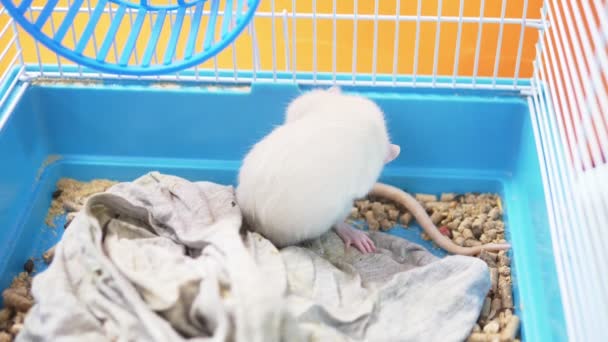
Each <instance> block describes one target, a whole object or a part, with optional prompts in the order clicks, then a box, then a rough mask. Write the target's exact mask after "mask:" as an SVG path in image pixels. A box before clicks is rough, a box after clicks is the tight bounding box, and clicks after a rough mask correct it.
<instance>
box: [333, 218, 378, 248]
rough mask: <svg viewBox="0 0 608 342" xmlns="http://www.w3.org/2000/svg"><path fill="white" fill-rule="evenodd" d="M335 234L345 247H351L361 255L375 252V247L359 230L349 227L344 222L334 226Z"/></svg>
mask: <svg viewBox="0 0 608 342" xmlns="http://www.w3.org/2000/svg"><path fill="white" fill-rule="evenodd" d="M336 233H337V234H338V236H339V237H340V238H341V239H342V241H344V245H345V246H346V247H348V246H350V245H353V246H355V247H356V248H357V249H358V250H359V251H361V253H372V252H375V251H376V246H375V245H374V242H373V241H372V239H370V237H369V236H368V235H367V234H366V233H365V232H364V231H361V230H358V229H355V228H353V227H351V226H350V225H349V224H347V223H345V222H341V223H339V224H337V225H336Z"/></svg>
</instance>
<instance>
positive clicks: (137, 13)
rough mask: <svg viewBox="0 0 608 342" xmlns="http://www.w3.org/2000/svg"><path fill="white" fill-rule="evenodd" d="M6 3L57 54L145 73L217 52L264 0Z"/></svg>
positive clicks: (183, 64)
mask: <svg viewBox="0 0 608 342" xmlns="http://www.w3.org/2000/svg"><path fill="white" fill-rule="evenodd" d="M0 2H1V3H2V5H4V7H5V8H6V10H7V11H8V12H9V13H10V15H11V16H12V17H13V18H14V20H15V21H16V22H17V23H18V24H19V25H20V26H21V27H23V29H24V30H25V31H27V32H28V33H29V34H31V35H32V36H33V37H34V39H36V40H37V41H39V42H40V43H42V44H44V45H45V46H46V47H48V48H49V49H51V50H52V51H53V52H55V53H57V54H58V55H60V56H62V57H65V58H67V59H69V60H71V61H73V62H75V63H78V64H81V65H84V66H87V67H90V68H92V69H96V70H99V71H103V72H109V73H113V74H123V75H141V76H143V75H158V74H166V73H170V72H176V71H179V70H183V69H186V68H188V67H192V66H194V65H198V64H200V63H202V62H204V61H206V60H207V59H209V58H211V57H213V56H215V55H216V54H217V53H219V52H220V51H221V50H223V49H224V48H225V47H226V46H228V45H229V44H230V43H231V42H232V41H234V39H236V37H238V35H239V34H240V33H241V32H242V31H243V29H244V28H245V27H246V26H247V25H248V24H249V22H250V21H251V20H252V18H253V15H254V12H255V10H256V8H257V6H258V4H259V2H260V0H172V1H165V4H163V5H161V4H159V3H160V2H161V1H155V0H139V1H138V0H93V1H92V0H86V1H85V0H67V7H66V6H63V7H61V8H59V6H57V3H58V2H59V0H48V1H46V3H44V5H43V6H41V7H34V6H33V4H32V2H33V0H0ZM62 3H64V4H65V2H64V1H62ZM167 3H168V4H167ZM58 18H59V19H60V21H58ZM82 19H84V20H85V21H86V23H85V24H84V29H83V27H82V26H83V24H82ZM78 21H80V23H79V24H77V22H78ZM205 21H206V23H205ZM188 23H189V25H188ZM68 32H71V34H68ZM69 36H72V37H71V38H67V37H69ZM125 38H126V40H125ZM91 47H93V48H91ZM110 50H112V53H110ZM138 52H139V53H138Z"/></svg>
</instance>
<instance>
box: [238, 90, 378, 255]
mask: <svg viewBox="0 0 608 342" xmlns="http://www.w3.org/2000/svg"><path fill="white" fill-rule="evenodd" d="M307 95H308V96H307ZM319 99H322V101H320V100H319ZM298 103H300V104H301V105H302V106H303V108H298ZM294 104H295V107H294ZM388 149H389V137H388V133H387V130H386V126H385V122H384V115H383V113H382V111H381V110H380V108H379V107H378V106H377V105H376V104H375V103H374V102H372V101H370V100H368V99H365V98H363V97H358V96H352V95H344V94H341V93H340V91H339V89H337V88H333V89H331V90H329V91H314V92H310V93H307V94H304V95H302V96H301V97H300V98H298V99H296V100H295V101H294V102H293V103H292V104H291V105H290V107H289V109H288V110H287V115H286V124H284V125H282V126H279V127H277V128H275V129H274V130H273V131H272V132H271V133H270V134H268V135H267V136H266V137H265V138H264V139H262V140H261V141H260V142H258V143H257V144H256V145H254V147H253V148H252V149H251V151H250V152H249V153H248V154H247V156H246V157H245V159H244V161H243V165H242V167H241V169H240V172H239V179H238V183H239V184H238V186H237V189H236V196H237V201H238V203H239V206H240V208H241V211H242V212H243V215H244V217H245V219H246V220H247V222H248V223H249V224H250V226H251V228H252V229H253V230H255V231H257V232H259V233H261V234H262V235H264V236H265V237H267V238H268V239H270V240H271V241H272V242H273V243H275V244H276V245H277V246H278V247H283V246H287V245H291V244H296V243H299V242H301V241H304V240H308V239H311V238H315V237H318V236H320V235H322V234H323V233H325V232H326V231H328V230H329V229H331V228H332V226H333V225H335V224H337V223H339V222H341V221H343V220H344V219H345V218H346V217H347V216H348V213H349V212H350V208H351V207H352V204H353V201H354V200H355V199H356V198H360V197H362V196H365V195H366V194H367V193H368V192H369V191H370V190H371V188H372V187H373V185H374V183H375V182H376V181H377V179H378V177H379V176H380V172H381V171H382V167H383V165H384V159H385V156H386V155H387V154H388V153H389V150H388Z"/></svg>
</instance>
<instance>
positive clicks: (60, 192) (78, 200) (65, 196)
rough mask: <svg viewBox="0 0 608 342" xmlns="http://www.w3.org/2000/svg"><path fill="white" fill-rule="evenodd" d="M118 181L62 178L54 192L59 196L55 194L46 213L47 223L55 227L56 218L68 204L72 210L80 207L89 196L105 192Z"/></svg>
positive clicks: (64, 210)
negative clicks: (86, 180)
mask: <svg viewBox="0 0 608 342" xmlns="http://www.w3.org/2000/svg"><path fill="white" fill-rule="evenodd" d="M117 183H118V182H115V181H111V180H108V179H94V180H92V181H90V182H80V181H77V180H75V179H72V178H61V179H60V180H59V181H58V182H57V185H56V186H57V190H56V191H55V192H54V195H57V196H53V197H54V198H53V201H52V202H51V206H50V208H49V211H48V213H47V215H46V219H45V223H46V225H47V226H49V227H55V223H54V220H55V218H56V217H57V216H60V215H63V214H65V212H66V206H67V207H68V209H70V210H74V209H78V206H82V205H83V204H84V202H85V201H86V199H87V198H88V197H89V196H91V195H93V194H96V193H99V192H104V191H106V190H107V189H108V188H109V187H111V186H112V185H114V184H117Z"/></svg>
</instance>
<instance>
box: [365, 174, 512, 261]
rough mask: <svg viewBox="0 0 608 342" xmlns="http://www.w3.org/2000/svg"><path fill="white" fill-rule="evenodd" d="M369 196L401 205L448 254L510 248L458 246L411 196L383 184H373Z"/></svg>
mask: <svg viewBox="0 0 608 342" xmlns="http://www.w3.org/2000/svg"><path fill="white" fill-rule="evenodd" d="M370 195H373V196H376V197H382V198H386V199H388V200H391V201H393V202H396V203H399V204H401V205H402V206H403V207H405V209H407V210H408V211H409V212H410V213H411V214H412V215H413V216H414V218H415V219H416V221H417V222H418V224H420V226H421V227H422V230H424V232H425V233H426V234H427V235H428V236H429V237H430V238H431V240H433V242H435V243H436V244H437V246H439V247H441V248H443V249H445V250H446V251H448V252H449V253H452V254H460V255H477V254H479V253H481V251H484V250H485V251H501V250H507V249H509V248H511V245H509V244H506V243H505V244H496V243H489V244H485V245H481V246H475V247H461V246H458V245H457V244H455V243H454V242H453V241H452V240H451V239H449V238H448V237H446V236H445V235H443V234H441V232H440V231H439V229H437V227H436V226H435V224H434V223H433V221H431V218H430V217H429V215H428V214H427V212H426V210H425V209H424V208H423V207H422V205H421V204H420V203H418V201H417V200H416V199H415V198H414V197H413V196H412V195H410V194H408V193H407V192H405V191H403V190H401V189H398V188H396V187H394V186H391V185H388V184H384V183H376V184H374V187H373V188H372V191H371V192H370Z"/></svg>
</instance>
